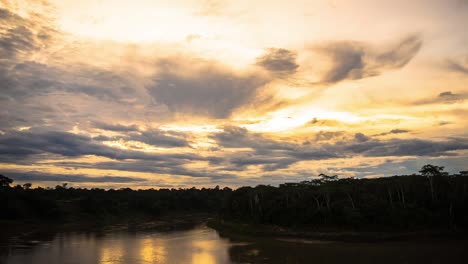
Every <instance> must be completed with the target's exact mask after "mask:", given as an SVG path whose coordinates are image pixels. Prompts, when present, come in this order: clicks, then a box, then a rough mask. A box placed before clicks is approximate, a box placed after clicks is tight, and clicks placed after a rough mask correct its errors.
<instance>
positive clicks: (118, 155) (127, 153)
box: [0, 128, 203, 161]
mask: <svg viewBox="0 0 468 264" xmlns="http://www.w3.org/2000/svg"><path fill="white" fill-rule="evenodd" d="M45 153H49V154H56V155H61V156H65V157H80V156H84V155H96V156H102V157H107V158H111V159H116V160H127V159H135V160H154V161H157V160H170V159H182V160H187V161H192V160H203V158H202V157H200V156H198V155H195V154H158V153H147V152H142V151H135V150H124V149H117V148H112V147H109V146H106V145H104V144H101V143H100V142H99V141H97V140H95V139H93V138H91V137H88V136H83V135H77V134H73V133H69V132H62V131H48V130H42V129H37V128H33V129H31V130H26V131H9V132H7V133H5V134H3V135H0V154H1V155H2V157H1V158H0V160H4V161H5V160H6V161H13V160H15V159H25V158H28V157H29V156H32V155H38V154H45Z"/></svg>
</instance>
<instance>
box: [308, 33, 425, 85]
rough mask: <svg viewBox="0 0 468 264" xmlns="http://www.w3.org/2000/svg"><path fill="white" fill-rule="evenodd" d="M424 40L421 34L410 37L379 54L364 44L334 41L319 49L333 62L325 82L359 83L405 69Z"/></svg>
mask: <svg viewBox="0 0 468 264" xmlns="http://www.w3.org/2000/svg"><path fill="white" fill-rule="evenodd" d="M421 46H422V40H421V38H420V37H419V36H418V35H411V36H408V37H406V38H404V39H402V40H401V41H399V42H398V43H397V44H396V45H392V46H391V47H390V48H388V49H386V50H383V51H380V52H375V51H374V49H373V48H371V47H368V46H367V45H365V44H363V43H360V42H351V41H341V42H332V43H329V44H327V45H323V46H321V47H318V48H317V50H318V51H319V52H320V53H322V54H325V55H327V56H328V57H329V58H330V59H331V63H332V65H331V68H330V69H329V70H328V71H327V72H326V73H325V75H324V77H323V79H322V82H324V83H336V82H340V81H343V80H346V79H348V80H357V79H363V78H366V77H371V76H376V75H379V74H381V72H382V71H384V70H392V69H399V68H402V67H403V66H405V65H406V64H407V63H408V62H409V61H411V59H412V58H413V57H414V56H415V55H416V54H417V52H418V51H419V50H420V49H421Z"/></svg>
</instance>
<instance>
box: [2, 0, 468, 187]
mask: <svg viewBox="0 0 468 264" xmlns="http://www.w3.org/2000/svg"><path fill="white" fill-rule="evenodd" d="M466 25H468V1H466V0H437V1H436V0H414V1H407V0H392V1H374V0H328V1H325V0H308V1H305V0H300V1H298V0H290V1H287V2H285V1H276V0H274V1H272V0H268V1H266V0H265V1H264V0H259V1H244V0H239V1H218V0H207V1H202V0H170V1H163V0H161V1H153V0H132V1H123V0H122V1H119V0H80V1H75V0H50V1H36V0H28V1H13V0H0V91H1V93H0V174H3V175H5V176H8V177H10V178H12V179H14V180H15V183H19V184H22V183H25V182H30V183H32V184H33V186H55V185H57V184H60V183H64V182H67V183H69V186H72V187H87V188H94V187H97V188H126V187H130V188H185V187H192V186H195V187H214V186H216V185H220V186H229V187H234V188H235V187H239V186H246V185H250V186H255V185H258V184H271V185H277V184H280V183H283V182H296V181H303V180H310V179H313V178H314V177H317V175H318V174H320V173H324V174H328V175H338V176H339V177H341V178H347V177H356V178H373V177H382V176H392V175H401V174H412V173H417V171H418V170H419V169H420V168H421V167H422V166H423V165H425V164H429V163H430V164H434V165H438V166H445V167H446V170H447V171H449V172H458V171H461V170H466V169H468V166H467V164H468V132H467V131H468V129H467V128H468V121H467V117H468V33H467V30H466Z"/></svg>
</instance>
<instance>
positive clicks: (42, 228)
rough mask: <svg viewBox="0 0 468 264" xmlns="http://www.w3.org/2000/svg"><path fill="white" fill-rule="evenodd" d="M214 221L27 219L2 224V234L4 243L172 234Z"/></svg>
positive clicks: (173, 217) (171, 217)
mask: <svg viewBox="0 0 468 264" xmlns="http://www.w3.org/2000/svg"><path fill="white" fill-rule="evenodd" d="M210 217H211V215H210V214H204V213H184V212H178V213H168V214H165V215H162V216H158V217H151V216H144V215H141V216H132V217H127V218H109V219H107V220H106V221H102V220H97V221H96V220H95V221H93V219H91V218H83V219H74V220H68V221H52V220H50V221H44V220H39V219H23V220H17V221H12V220H9V221H5V220H2V221H0V226H1V227H2V232H0V242H2V241H3V242H5V241H8V240H12V239H13V240H16V239H24V238H34V237H44V236H51V235H54V234H56V233H67V232H99V233H111V232H121V231H125V232H170V231H173V230H186V229H187V230H188V229H191V228H193V227H195V226H197V225H201V224H203V223H206V222H207V221H208V220H207V219H209V218H210Z"/></svg>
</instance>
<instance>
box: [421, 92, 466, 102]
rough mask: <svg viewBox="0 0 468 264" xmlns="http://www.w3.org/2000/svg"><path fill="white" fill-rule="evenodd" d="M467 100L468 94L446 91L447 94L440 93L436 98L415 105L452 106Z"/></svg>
mask: <svg viewBox="0 0 468 264" xmlns="http://www.w3.org/2000/svg"><path fill="white" fill-rule="evenodd" d="M467 98H468V93H453V92H451V91H445V92H442V93H440V94H439V95H438V96H436V97H432V98H426V99H423V100H419V101H417V102H416V103H415V104H439V103H446V104H451V103H458V102H463V101H464V100H465V99H467Z"/></svg>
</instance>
